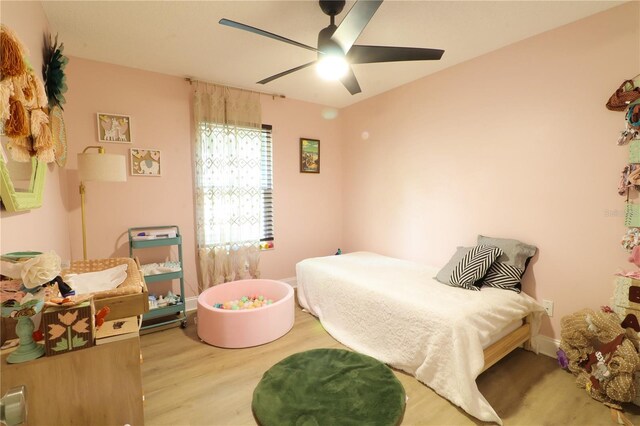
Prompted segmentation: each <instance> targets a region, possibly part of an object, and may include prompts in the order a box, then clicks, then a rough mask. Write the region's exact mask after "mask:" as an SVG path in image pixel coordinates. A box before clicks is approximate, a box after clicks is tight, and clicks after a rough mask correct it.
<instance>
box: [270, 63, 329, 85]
mask: <svg viewBox="0 0 640 426" xmlns="http://www.w3.org/2000/svg"><path fill="white" fill-rule="evenodd" d="M316 62H318V61H313V62H309V63H307V64H304V65H300V66H299V67H295V68H291V69H290V70H286V71H283V72H281V73H279V74H276V75H272V76H271V77H267V78H265V79H264V80H260V81H259V82H258V83H257V84H267V83H269V82H270V81H273V80H275V79H277V78H280V77H284V76H285V75H287V74H291V73H292V72H296V71H300V70H301V69H303V68H307V67H310V66H311V65H313V64H315V63H316Z"/></svg>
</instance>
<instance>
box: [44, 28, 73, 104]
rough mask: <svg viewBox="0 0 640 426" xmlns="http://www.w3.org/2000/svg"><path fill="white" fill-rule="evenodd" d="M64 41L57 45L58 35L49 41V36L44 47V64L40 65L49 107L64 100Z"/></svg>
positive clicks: (65, 80) (65, 84) (65, 59)
mask: <svg viewBox="0 0 640 426" xmlns="http://www.w3.org/2000/svg"><path fill="white" fill-rule="evenodd" d="M63 51H64V43H60V45H58V35H56V38H55V41H53V43H52V42H51V36H49V39H48V40H47V42H46V44H45V48H44V64H43V65H42V75H43V76H44V82H45V88H46V89H47V96H48V97H49V108H53V107H54V106H59V107H60V108H61V109H64V108H62V105H63V104H64V103H65V102H66V100H65V98H64V95H63V94H64V93H65V92H66V91H67V77H66V76H65V74H64V68H65V67H66V66H67V63H68V62H69V59H68V58H67V57H66V56H64V55H63V54H62V52H63Z"/></svg>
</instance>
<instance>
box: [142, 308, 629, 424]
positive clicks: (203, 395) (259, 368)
mask: <svg viewBox="0 0 640 426" xmlns="http://www.w3.org/2000/svg"><path fill="white" fill-rule="evenodd" d="M141 344H142V355H143V358H144V363H143V364H142V383H143V388H144V394H145V406H144V415H145V422H146V424H147V425H255V424H256V423H255V420H254V419H253V416H252V414H251V397H252V393H253V389H254V388H255V386H256V385H257V384H258V382H259V381H260V378H261V377H262V374H263V373H264V372H265V371H266V370H267V369H269V368H270V367H271V366H272V365H273V364H275V363H277V362H278V361H280V360H282V359H283V358H285V357H287V356H289V355H291V354H294V353H297V352H301V351H305V350H308V349H314V348H344V346H343V345H341V344H340V343H338V342H337V341H335V340H334V339H333V338H332V337H331V336H330V335H329V334H327V332H325V331H324V329H323V328H322V326H321V325H320V323H319V322H318V320H317V319H316V318H314V317H313V316H311V315H309V314H308V313H306V312H302V311H301V310H300V309H298V308H297V309H296V320H295V325H294V327H293V329H292V330H291V331H290V332H289V333H288V334H287V335H286V336H284V337H282V338H280V339H278V340H276V341H275V342H272V343H269V344H267V345H263V346H259V347H255V348H247V349H220V348H216V347H213V346H209V345H207V344H204V343H202V342H200V341H199V339H198V336H197V334H196V327H195V325H194V323H193V315H191V316H190V319H189V326H188V327H187V329H185V330H183V329H181V328H177V327H176V328H171V329H168V330H164V331H158V332H154V333H151V334H146V335H144V336H142V337H141ZM395 374H396V376H397V377H398V379H399V380H400V381H401V382H402V384H403V386H404V388H405V390H406V393H407V395H408V396H409V400H408V402H407V408H406V411H405V415H404V419H403V422H402V424H403V425H472V424H483V422H480V421H478V420H476V419H475V418H473V417H470V416H469V415H467V414H466V413H465V412H464V411H462V410H461V409H459V408H457V407H456V406H454V405H452V404H451V403H450V402H448V401H447V400H445V399H444V398H441V397H440V396H438V395H437V394H436V393H435V392H433V391H432V390H431V389H429V388H428V387H426V386H425V385H423V384H421V383H420V382H418V381H417V380H416V379H415V378H413V377H411V376H409V375H407V374H404V373H402V372H398V371H396V372H395ZM477 382H478V387H479V388H480V391H481V392H482V393H483V395H484V396H485V398H486V399H487V400H488V401H489V403H490V404H491V405H492V406H493V408H494V409H495V410H496V411H497V413H498V415H499V416H500V417H501V418H502V419H503V421H504V423H505V425H612V424H613V423H612V421H611V419H610V414H609V410H608V408H606V407H605V406H604V405H602V404H600V403H598V402H597V401H595V400H593V399H591V398H590V397H589V396H588V395H587V394H586V393H585V391H584V390H583V389H580V388H578V387H577V386H576V385H575V382H574V378H573V376H572V375H571V374H570V373H568V372H565V371H563V370H561V369H560V368H559V367H558V366H557V363H556V360H554V359H551V358H548V357H546V356H544V355H534V354H532V353H530V352H527V351H524V350H521V349H516V351H514V352H512V353H511V354H510V355H508V356H507V357H506V358H504V359H503V360H501V361H500V362H498V363H497V364H496V365H495V366H493V367H491V368H490V369H489V370H487V371H486V372H485V373H483V374H482V375H480V377H479V378H478V381H477ZM625 409H626V413H627V416H628V417H629V419H630V420H631V421H632V422H633V423H634V424H640V407H636V406H634V405H629V406H628V407H625ZM336 426H338V425H336Z"/></svg>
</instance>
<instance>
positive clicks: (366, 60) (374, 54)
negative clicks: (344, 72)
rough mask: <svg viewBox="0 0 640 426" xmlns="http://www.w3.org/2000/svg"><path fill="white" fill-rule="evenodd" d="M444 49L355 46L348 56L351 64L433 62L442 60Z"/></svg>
mask: <svg viewBox="0 0 640 426" xmlns="http://www.w3.org/2000/svg"><path fill="white" fill-rule="evenodd" d="M443 53H444V50H442V49H422V48H419V47H394V46H360V45H357V44H356V45H353V46H352V47H351V50H349V53H348V54H347V60H348V61H349V63H350V64H371V63H374V62H399V61H431V60H438V59H440V58H442V54H443Z"/></svg>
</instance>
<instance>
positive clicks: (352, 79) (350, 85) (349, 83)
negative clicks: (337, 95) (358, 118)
mask: <svg viewBox="0 0 640 426" xmlns="http://www.w3.org/2000/svg"><path fill="white" fill-rule="evenodd" d="M340 81H341V82H342V84H343V85H344V87H346V88H347V90H348V91H349V93H351V94H352V95H355V94H357V93H360V92H362V90H361V89H360V85H359V84H358V80H357V79H356V75H355V74H354V73H353V69H352V68H351V67H349V71H348V72H347V75H345V76H344V77H342V78H341V79H340Z"/></svg>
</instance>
